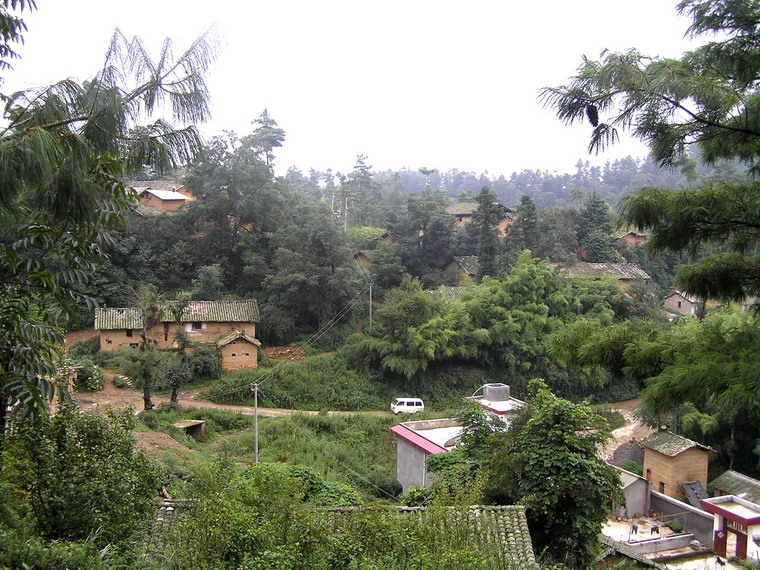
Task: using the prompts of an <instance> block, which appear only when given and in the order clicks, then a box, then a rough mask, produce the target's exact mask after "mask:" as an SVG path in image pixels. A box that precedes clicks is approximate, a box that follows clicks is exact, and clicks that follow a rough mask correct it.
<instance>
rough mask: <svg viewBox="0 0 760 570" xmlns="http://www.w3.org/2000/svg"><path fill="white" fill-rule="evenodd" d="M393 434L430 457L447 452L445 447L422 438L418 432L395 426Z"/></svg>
mask: <svg viewBox="0 0 760 570" xmlns="http://www.w3.org/2000/svg"><path fill="white" fill-rule="evenodd" d="M391 433H392V434H393V435H395V436H396V437H398V438H400V439H403V440H404V441H406V442H407V443H410V444H412V445H413V446H414V447H416V448H417V449H420V450H422V451H424V452H425V453H427V454H428V455H435V454H436V453H443V452H445V451H446V448H445V447H441V446H440V445H438V444H437V443H433V442H432V441H430V440H429V439H427V438H425V437H423V436H421V435H420V434H418V433H417V432H416V431H414V430H412V429H409V428H408V427H406V426H402V425H398V426H393V427H392V428H391Z"/></svg>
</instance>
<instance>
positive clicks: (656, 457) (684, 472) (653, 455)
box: [644, 447, 707, 501]
mask: <svg viewBox="0 0 760 570" xmlns="http://www.w3.org/2000/svg"><path fill="white" fill-rule="evenodd" d="M650 469H651V472H650V471H649V470H650ZM644 477H646V478H648V479H650V480H651V481H652V489H653V490H655V491H659V490H660V483H665V490H664V491H663V492H664V493H665V494H666V495H668V496H669V497H673V498H675V499H679V500H681V501H685V500H686V497H685V495H684V494H683V491H681V487H680V486H679V485H678V484H679V483H689V482H692V481H699V482H700V483H702V486H703V487H704V488H707V452H706V451H703V450H701V449H699V448H697V447H692V448H691V449H687V450H686V451H684V452H683V453H679V454H678V455H676V456H675V457H670V456H669V455H665V454H663V453H660V452H659V451H655V450H653V449H649V448H646V447H645V448H644Z"/></svg>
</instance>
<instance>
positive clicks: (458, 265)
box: [443, 255, 478, 283]
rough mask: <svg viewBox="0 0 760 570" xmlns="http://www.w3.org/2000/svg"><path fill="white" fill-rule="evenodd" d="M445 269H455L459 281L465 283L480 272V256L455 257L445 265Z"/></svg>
mask: <svg viewBox="0 0 760 570" xmlns="http://www.w3.org/2000/svg"><path fill="white" fill-rule="evenodd" d="M443 270H444V271H454V272H455V273H456V274H457V282H458V283H465V282H467V281H471V280H473V279H475V277H476V276H477V274H478V256H477V255H462V256H457V257H453V258H452V259H451V261H449V262H448V263H447V264H446V265H444V267H443Z"/></svg>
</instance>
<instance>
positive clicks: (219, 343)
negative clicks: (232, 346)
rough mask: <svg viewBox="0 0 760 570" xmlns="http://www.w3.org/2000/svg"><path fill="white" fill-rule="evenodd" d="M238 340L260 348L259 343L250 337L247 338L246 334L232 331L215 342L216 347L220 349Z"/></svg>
mask: <svg viewBox="0 0 760 570" xmlns="http://www.w3.org/2000/svg"><path fill="white" fill-rule="evenodd" d="M239 338H242V339H243V340H245V341H247V342H250V343H251V344H255V345H256V346H261V343H260V342H259V341H258V339H255V338H253V337H252V336H248V335H247V334H245V333H242V332H240V331H234V332H231V333H230V334H228V335H226V336H223V337H222V338H220V339H219V340H218V341H216V345H217V346H219V347H222V346H225V345H227V344H229V343H231V342H232V341H234V340H237V339H239Z"/></svg>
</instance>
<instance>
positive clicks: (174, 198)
mask: <svg viewBox="0 0 760 570" xmlns="http://www.w3.org/2000/svg"><path fill="white" fill-rule="evenodd" d="M128 185H129V187H130V188H132V189H133V190H134V191H135V192H137V196H138V198H139V200H140V204H141V205H143V206H152V207H153V208H156V209H158V210H162V211H164V212H175V211H177V210H178V209H179V208H180V207H181V206H184V205H185V204H187V203H189V202H192V201H194V200H195V197H194V196H193V195H192V194H191V193H190V192H189V191H188V190H187V188H185V186H184V185H182V184H180V183H179V182H174V181H167V180H150V181H132V182H129V183H128Z"/></svg>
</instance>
